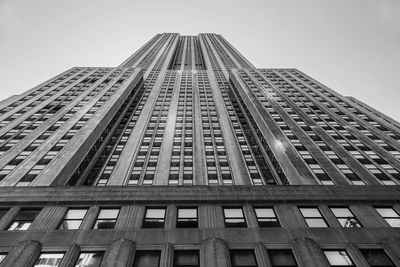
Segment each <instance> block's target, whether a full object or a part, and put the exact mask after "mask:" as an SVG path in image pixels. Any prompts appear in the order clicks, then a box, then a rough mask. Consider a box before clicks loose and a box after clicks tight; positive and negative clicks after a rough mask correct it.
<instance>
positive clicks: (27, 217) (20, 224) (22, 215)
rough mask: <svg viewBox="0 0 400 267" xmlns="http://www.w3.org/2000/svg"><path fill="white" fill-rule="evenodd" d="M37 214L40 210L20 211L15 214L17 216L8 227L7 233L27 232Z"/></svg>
mask: <svg viewBox="0 0 400 267" xmlns="http://www.w3.org/2000/svg"><path fill="white" fill-rule="evenodd" d="M39 212H40V209H22V210H21V211H20V212H19V213H18V214H17V216H15V218H14V221H13V222H12V223H11V225H10V226H9V227H8V230H9V231H16V230H19V231H23V230H27V229H28V228H29V226H31V224H32V222H33V221H34V220H35V218H36V216H37V215H38V214H39Z"/></svg>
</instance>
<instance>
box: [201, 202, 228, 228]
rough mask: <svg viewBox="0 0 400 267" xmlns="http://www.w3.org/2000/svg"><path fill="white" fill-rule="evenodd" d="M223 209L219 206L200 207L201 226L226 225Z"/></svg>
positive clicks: (219, 226) (218, 226)
mask: <svg viewBox="0 0 400 267" xmlns="http://www.w3.org/2000/svg"><path fill="white" fill-rule="evenodd" d="M223 217H224V216H223V214H222V209H221V207H219V206H211V205H207V206H200V207H199V218H201V220H200V221H199V228H203V229H204V228H222V227H224V221H223Z"/></svg>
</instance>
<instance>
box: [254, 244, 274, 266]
mask: <svg viewBox="0 0 400 267" xmlns="http://www.w3.org/2000/svg"><path fill="white" fill-rule="evenodd" d="M254 252H255V255H256V260H257V264H258V266H259V267H272V265H271V263H270V261H269V259H268V256H267V252H266V251H265V247H264V245H263V244H262V243H257V244H256V247H255V248H254Z"/></svg>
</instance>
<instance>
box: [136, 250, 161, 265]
mask: <svg viewBox="0 0 400 267" xmlns="http://www.w3.org/2000/svg"><path fill="white" fill-rule="evenodd" d="M160 255H161V252H160V251H156V250H154V251H151V250H147V251H146V250H138V251H136V256H135V263H134V264H133V267H158V266H159V264H160Z"/></svg>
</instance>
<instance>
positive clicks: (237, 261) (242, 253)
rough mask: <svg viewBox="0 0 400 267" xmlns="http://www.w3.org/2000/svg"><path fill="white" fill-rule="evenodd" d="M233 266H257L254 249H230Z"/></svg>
mask: <svg viewBox="0 0 400 267" xmlns="http://www.w3.org/2000/svg"><path fill="white" fill-rule="evenodd" d="M229 253H230V255H231V263H232V267H257V266H258V265H257V261H256V257H255V255H254V251H253V250H250V249H246V250H237V249H235V250H230V251H229Z"/></svg>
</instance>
